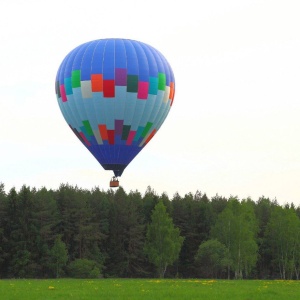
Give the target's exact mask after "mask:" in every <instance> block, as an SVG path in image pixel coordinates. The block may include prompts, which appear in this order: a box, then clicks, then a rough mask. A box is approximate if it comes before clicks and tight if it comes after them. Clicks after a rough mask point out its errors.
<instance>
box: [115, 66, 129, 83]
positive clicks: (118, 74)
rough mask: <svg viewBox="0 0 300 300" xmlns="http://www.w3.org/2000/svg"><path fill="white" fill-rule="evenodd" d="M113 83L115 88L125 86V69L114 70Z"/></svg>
mask: <svg viewBox="0 0 300 300" xmlns="http://www.w3.org/2000/svg"><path fill="white" fill-rule="evenodd" d="M115 82H116V85H117V86H126V85H127V69H121V68H116V69H115Z"/></svg>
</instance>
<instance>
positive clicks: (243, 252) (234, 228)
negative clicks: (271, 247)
mask: <svg viewBox="0 0 300 300" xmlns="http://www.w3.org/2000/svg"><path fill="white" fill-rule="evenodd" d="M257 232H258V225H257V219H256V217H255V214H254V208H253V203H252V202H251V201H250V200H247V201H242V202H239V201H238V200H237V199H236V198H231V199H229V201H228V203H227V206H226V208H225V209H224V210H223V211H222V212H221V213H220V214H219V216H218V218H217V222H216V224H215V226H214V227H213V228H212V232H211V234H212V237H213V238H215V239H217V240H218V241H220V242H221V243H223V244H224V245H225V246H226V248H227V249H228V251H229V256H230V260H231V262H232V263H231V264H230V265H229V264H228V277H229V276H230V268H231V267H232V268H233V271H234V276H235V278H236V279H240V278H243V277H244V276H245V277H247V276H248V275H249V274H250V273H251V271H252V269H253V268H254V267H255V265H256V261H257V250H258V246H257V241H256V237H257Z"/></svg>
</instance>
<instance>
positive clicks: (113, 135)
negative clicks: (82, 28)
mask: <svg viewBox="0 0 300 300" xmlns="http://www.w3.org/2000/svg"><path fill="white" fill-rule="evenodd" d="M55 87H56V95H57V101H58V104H59V107H60V109H61V112H62V114H63V116H64V118H65V120H66V122H67V123H68V124H69V126H70V128H71V129H72V131H73V132H74V133H75V135H76V136H77V137H78V139H79V140H80V141H81V142H82V143H83V144H84V145H85V147H86V148H87V149H88V150H89V151H90V152H91V153H92V154H93V155H94V157H95V158H96V159H97V160H98V162H99V163H100V164H101V165H102V166H103V168H104V169H106V170H113V171H114V174H115V176H121V174H122V172H123V170H124V169H125V168H126V166H127V165H128V164H129V163H130V162H131V161H132V159H133V158H134V157H135V156H136V155H137V154H138V153H139V152H140V151H141V150H142V149H143V147H144V146H145V145H146V144H147V143H148V142H149V141H150V140H151V138H152V137H153V136H154V135H155V134H156V132H157V131H158V129H159V128H160V126H161V125H162V123H163V122H164V120H165V118H166V116H167V115H168V113H169V110H170V107H171V106H172V103H173V99H174V92H175V80H174V75H173V72H172V69H171V67H170V65H169V63H168V62H167V60H166V59H165V57H164V56H163V55H162V54H161V53H160V52H159V51H157V50H156V49H154V48H153V47H151V46H149V45H147V44H145V43H141V42H138V41H134V40H127V39H101V40H95V41H91V42H87V43H85V44H82V45H80V46H78V47H77V48H75V49H74V50H72V51H71V52H70V53H69V54H68V55H67V56H66V57H65V59H64V60H63V61H62V63H61V65H60V67H59V69H58V72H57V76H56V85H55Z"/></svg>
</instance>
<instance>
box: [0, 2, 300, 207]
mask: <svg viewBox="0 0 300 300" xmlns="http://www.w3.org/2000/svg"><path fill="white" fill-rule="evenodd" d="M299 15H300V2H299V1H298V0H294V1H292V0H282V1H279V0H269V1H267V0H258V1H254V0H253V1H250V0H236V1H235V0H227V1H224V0H209V1H208V0H205V1H203V0H198V1H195V0H185V1H177V0H170V1H169V0H152V1H138V0H136V1H134V0H126V1H124V0H110V1H95V0H85V1H77V0H64V1H54V0H50V1H49V0H46V1H40V0H39V1H38V0H27V1H22V0H20V1H18V0H9V1H8V0H1V1H0V41H1V47H0V54H1V56H0V95H1V99H0V117H1V123H2V126H1V127H0V149H1V150H0V151H1V152H0V154H1V155H0V182H3V183H4V184H5V189H6V191H9V189H10V188H11V187H13V186H15V187H16V188H17V189H19V188H20V187H21V186H22V185H23V184H26V185H29V186H31V187H36V188H40V187H42V186H45V187H47V188H58V187H59V185H60V184H61V183H70V184H72V185H78V186H79V187H82V188H88V189H90V188H93V187H95V186H99V187H100V188H101V189H104V190H107V189H108V183H109V180H110V178H111V177H112V175H113V174H112V172H111V171H104V170H103V169H102V167H101V166H100V165H99V164H98V162H97V161H96V160H95V158H94V157H93V156H92V155H91V154H90V153H89V151H88V150H87V149H86V148H85V147H84V146H83V145H82V144H81V143H80V141H79V140H77V138H76V137H75V135H74V134H73V133H72V132H71V130H70V129H69V127H68V125H67V124H66V123H65V121H64V119H63V117H62V114H61V112H60V110H59V107H58V104H57V100H56V96H55V90H54V81H55V76H56V72H57V69H58V67H59V65H60V63H61V61H62V60H63V58H64V57H65V55H66V54H67V53H68V52H69V51H70V50H72V49H73V48H74V47H76V46H77V45H79V44H82V43H84V42H87V41H90V40H95V39H101V38H110V37H112V38H129V39H134V40H140V41H142V42H145V43H147V44H150V45H152V46H153V47H155V48H157V49H158V50H159V51H160V52H162V53H163V54H164V56H165V57H166V58H167V59H168V61H169V63H170V64H171V66H172V68H173V71H174V74H175V80H176V93H175V100H174V105H173V106H172V109H171V111H170V113H169V115H168V117H167V119H166V120H165V123H164V124H163V126H162V127H161V129H160V130H159V132H158V133H157V134H156V136H155V137H154V138H153V139H152V141H151V142H150V143H149V144H148V145H147V146H146V147H145V148H144V149H143V151H142V152H140V154H139V155H138V156H137V157H136V158H135V159H134V160H133V161H132V162H131V164H130V165H129V166H128V167H127V168H126V170H125V171H124V173H123V175H122V177H121V178H120V181H121V185H122V186H123V188H124V189H125V190H126V191H127V192H129V191H130V190H138V191H140V192H141V193H142V194H143V193H144V192H145V190H146V188H147V186H148V185H150V186H151V187H152V188H153V189H154V190H155V191H156V192H157V193H158V194H161V193H163V192H166V193H167V194H168V195H169V196H170V197H172V196H173V195H174V193H175V192H178V193H179V194H180V195H182V196H184V194H186V193H189V192H192V193H195V192H196V191H197V190H199V191H201V192H203V193H206V194H207V195H208V196H209V197H213V196H214V195H216V194H218V195H221V196H224V197H229V196H230V195H234V196H238V197H239V198H240V199H243V198H246V197H251V198H252V199H253V200H255V201H256V200H258V198H259V197H260V196H263V195H264V196H265V197H269V198H270V199H275V198H276V199H277V200H278V201H279V203H282V204H284V203H287V202H288V203H291V202H294V203H295V204H297V205H300V18H299Z"/></svg>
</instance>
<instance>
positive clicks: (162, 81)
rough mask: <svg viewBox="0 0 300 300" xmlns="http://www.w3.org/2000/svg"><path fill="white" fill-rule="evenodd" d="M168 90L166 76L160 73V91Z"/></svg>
mask: <svg viewBox="0 0 300 300" xmlns="http://www.w3.org/2000/svg"><path fill="white" fill-rule="evenodd" d="M165 88H166V74H164V73H158V89H159V90H161V91H164V90H165Z"/></svg>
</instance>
